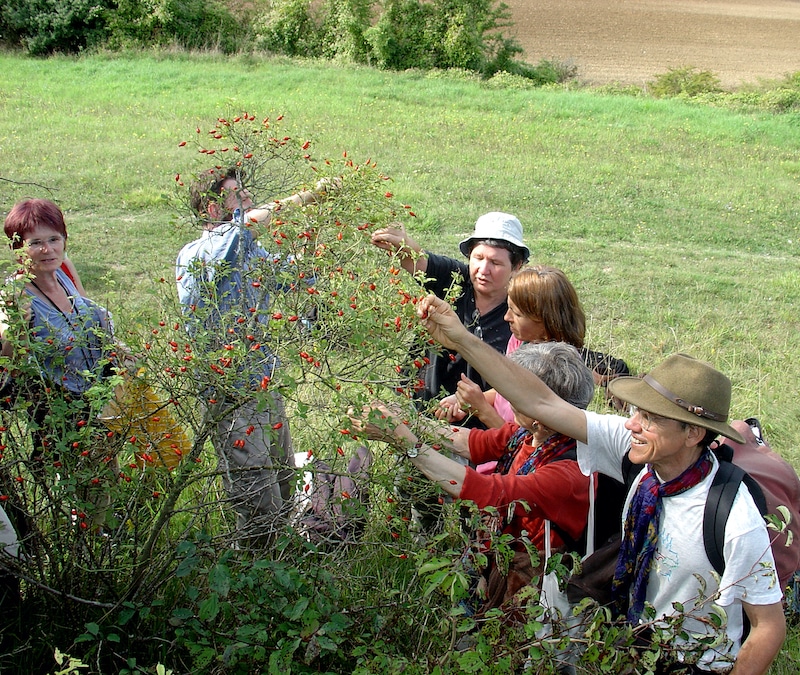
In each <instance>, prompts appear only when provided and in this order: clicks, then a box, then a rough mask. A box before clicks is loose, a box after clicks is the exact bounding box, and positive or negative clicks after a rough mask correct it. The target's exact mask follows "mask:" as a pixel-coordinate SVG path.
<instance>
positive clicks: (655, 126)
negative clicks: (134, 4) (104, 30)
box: [0, 54, 800, 673]
mask: <svg viewBox="0 0 800 675" xmlns="http://www.w3.org/2000/svg"><path fill="white" fill-rule="evenodd" d="M0 73H2V75H0V179H2V180H1V181H0V186H1V187H2V189H1V190H0V211H2V212H3V213H6V212H7V211H8V209H9V208H10V206H11V205H12V204H13V203H14V202H15V201H17V200H18V199H20V198H22V197H25V196H37V197H50V198H52V199H54V200H55V201H57V202H58V203H59V204H60V205H61V206H62V207H63V208H64V209H65V211H66V215H67V222H68V226H69V228H70V254H71V257H72V258H73V260H74V261H75V264H76V266H77V267H78V269H79V270H80V272H81V274H82V276H83V279H84V285H85V286H86V287H87V289H88V291H89V294H90V295H91V296H92V297H94V298H96V299H98V300H100V301H101V302H103V303H105V304H107V305H108V306H109V307H110V308H111V309H112V311H113V312H114V313H115V316H116V318H117V323H118V324H119V325H123V326H125V325H126V322H132V321H133V319H132V318H131V317H133V316H135V315H137V314H139V313H141V312H142V311H144V312H147V311H148V310H152V303H153V299H154V298H155V297H156V296H155V285H154V284H155V280H157V279H159V278H160V277H166V278H167V279H169V278H171V276H172V264H173V261H174V258H175V254H176V252H177V250H178V249H179V248H180V246H181V244H182V243H183V242H184V241H186V240H188V239H190V238H192V233H191V232H189V231H188V230H187V229H186V228H185V227H183V228H182V227H180V226H179V224H177V223H176V221H175V214H174V213H173V211H172V209H171V207H170V206H169V204H168V202H167V200H166V199H165V195H167V194H168V193H169V192H170V191H171V190H172V187H173V185H174V175H175V174H176V173H179V172H183V173H185V172H186V171H187V167H190V166H192V165H194V164H195V162H196V159H195V158H194V157H190V156H189V155H188V154H187V151H185V150H180V149H179V148H178V143H179V142H180V141H181V140H185V139H186V138H189V137H191V135H192V134H195V129H196V128H197V127H200V128H203V129H205V128H206V127H207V126H208V125H211V124H213V123H214V122H215V120H216V119H217V117H219V116H223V115H229V114H230V113H231V112H236V111H242V110H248V111H250V112H252V113H254V114H256V115H259V116H267V115H276V114H279V113H283V114H285V115H286V118H287V120H288V121H289V123H290V125H292V126H293V127H294V128H295V129H296V132H295V135H298V136H301V137H303V138H308V139H310V140H311V141H312V142H313V146H312V149H313V150H314V155H315V156H316V157H319V158H320V159H322V158H324V157H326V156H327V157H339V156H340V155H341V153H342V152H344V151H346V152H348V154H349V156H350V157H353V158H355V159H356V161H359V160H361V161H363V160H365V159H366V158H368V157H370V158H372V159H375V160H377V161H378V164H379V166H380V167H381V168H382V170H383V171H384V172H386V173H387V174H389V175H390V176H392V177H393V179H394V182H393V184H392V186H391V189H392V191H393V192H394V193H395V194H396V195H397V196H398V197H399V198H400V199H401V200H402V201H403V202H404V203H406V204H409V205H411V206H412V208H413V211H414V212H415V213H416V214H417V218H416V219H409V222H408V223H407V226H408V228H409V229H410V230H411V231H412V232H413V233H414V234H415V236H416V237H417V238H418V239H419V240H420V241H421V242H422V243H423V244H424V245H425V246H427V247H429V248H431V249H432V250H436V251H438V252H443V253H448V254H453V255H455V254H456V251H457V249H456V242H457V241H458V240H459V239H460V238H462V237H463V236H464V235H465V234H466V233H468V232H470V231H471V228H472V224H473V223H474V221H475V219H476V218H477V217H478V216H479V215H480V214H482V213H484V212H486V211H490V210H503V211H508V212H511V213H514V214H516V215H517V216H518V217H519V218H520V219H521V221H522V223H523V226H524V228H525V239H526V242H527V243H528V245H529V246H530V247H531V249H532V252H533V254H532V262H539V263H548V264H553V265H556V266H558V267H561V268H562V269H564V270H565V271H566V272H567V274H568V275H569V276H570V278H571V279H572V281H573V282H574V284H575V286H576V287H577V289H578V292H579V294H580V296H581V298H582V300H583V303H584V306H585V309H586V311H587V317H588V319H589V336H588V338H589V339H588V344H589V345H590V346H592V347H594V348H597V349H604V350H607V351H610V352H612V353H614V354H615V355H617V356H620V357H622V358H625V359H626V360H628V362H629V363H630V364H631V365H632V366H633V367H634V368H635V369H636V370H646V369H649V368H650V367H651V366H652V365H654V364H655V363H657V362H659V361H660V360H661V359H662V358H663V357H664V356H666V355H668V354H670V353H673V352H676V351H684V352H688V353H690V354H693V355H695V356H698V357H701V358H705V359H708V360H710V361H711V362H713V363H714V364H715V365H716V366H717V367H719V368H720V369H721V370H723V371H725V372H726V373H728V374H729V375H730V376H731V378H732V380H733V382H734V401H733V414H734V416H735V417H739V418H741V417H747V416H752V415H755V416H758V417H759V418H760V419H761V420H762V423H763V424H764V427H765V431H766V434H767V436H768V438H770V439H771V441H772V442H773V445H774V447H775V448H776V449H777V450H779V451H780V452H781V453H782V454H783V455H784V456H785V457H787V458H788V459H789V460H790V461H792V462H793V463H794V464H795V466H800V453H798V450H797V439H798V438H800V405H799V404H798V403H797V396H796V392H797V383H798V381H799V380H800V364H799V363H798V361H800V360H799V359H798V355H800V332H799V331H798V322H799V320H798V315H797V307H798V301H800V272H799V271H798V257H799V256H800V201H799V200H798V181H800V134H798V132H797V130H798V124H800V118H798V116H797V115H796V114H794V115H783V116H772V115H768V114H743V113H735V112H728V111H723V110H720V109H713V108H704V107H698V106H693V105H691V104H689V103H685V102H676V101H666V100H649V99H644V98H628V97H621V96H618V97H614V96H604V95H600V94H597V93H593V92H592V91H589V90H586V91H581V92H567V91H560V90H549V91H536V90H519V89H497V88H491V87H488V86H485V85H482V84H480V83H478V82H476V81H474V80H472V79H470V78H466V77H461V78H459V77H457V76H447V77H445V76H442V75H438V74H431V75H425V74H423V73H403V74H387V73H381V72H375V71H370V70H367V69H360V68H349V67H342V66H334V65H325V64H319V63H301V64H297V63H291V62H288V61H281V60H261V59H252V58H228V59H224V58H220V57H215V56H212V55H207V56H195V57H188V56H177V55H174V56H156V55H140V56H132V57H128V58H110V57H104V56H92V57H86V58H81V59H62V58H54V59H48V60H29V59H24V58H20V57H17V56H14V55H9V54H2V55H0ZM127 327H128V329H132V328H135V326H131V325H130V323H128V324H127ZM142 329H144V327H142ZM787 659H789V660H791V656H788V655H787ZM788 668H789V669H788V670H786V671H781V672H786V673H788V672H794V671H793V670H791V668H792V666H791V664H789V665H788Z"/></svg>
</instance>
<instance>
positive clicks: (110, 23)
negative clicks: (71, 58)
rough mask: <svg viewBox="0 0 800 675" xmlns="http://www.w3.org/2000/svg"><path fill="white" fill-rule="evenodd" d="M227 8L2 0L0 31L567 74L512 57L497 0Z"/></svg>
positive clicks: (35, 47) (78, 42)
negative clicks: (3, 1)
mask: <svg viewBox="0 0 800 675" xmlns="http://www.w3.org/2000/svg"><path fill="white" fill-rule="evenodd" d="M232 7H233V4H232V3H228V4H227V5H226V4H225V3H224V2H223V1H222V0H117V1H115V2H112V1H111V0H10V2H8V3H5V5H4V6H3V7H2V8H0V32H1V33H2V36H3V39H4V40H5V41H6V42H8V43H10V44H14V45H20V46H22V47H24V48H25V49H26V50H27V51H28V52H29V53H30V54H33V55H43V54H49V53H53V52H66V53H75V52H80V51H81V50H84V49H87V48H101V47H105V48H111V49H119V48H123V47H148V46H153V45H155V46H172V45H177V46H180V47H182V48H185V49H218V50H220V51H222V52H224V53H233V52H248V51H252V50H254V49H258V50H263V51H266V52H268V53H273V54H285V55H288V56H302V57H323V58H328V59H339V60H345V61H348V62H352V63H363V64H369V65H374V66H377V67H380V68H386V69H391V70H405V69H408V68H423V69H430V68H460V69H467V70H471V71H474V72H478V73H480V74H481V75H483V76H484V77H491V76H492V75H494V74H495V73H496V72H499V71H505V72H509V73H512V74H515V75H520V76H522V77H525V78H531V79H533V80H535V81H536V82H537V83H543V82H557V81H561V79H564V78H565V77H568V76H570V75H569V73H568V72H567V71H565V70H563V69H562V70H560V71H558V70H556V69H553V68H552V67H551V66H549V65H548V64H541V65H540V66H531V65H529V64H526V63H524V62H522V61H519V60H518V58H519V56H520V55H521V54H522V48H521V47H520V45H519V43H518V42H517V41H516V40H514V39H513V38H511V37H508V36H507V35H505V34H504V32H503V31H504V29H506V28H508V27H510V26H511V25H512V24H511V18H510V16H511V15H510V12H509V9H508V7H507V6H506V5H505V4H503V3H502V2H499V1H498V0H446V1H444V2H429V1H427V0H385V1H384V2H377V1H376V0H322V1H321V2H312V1H311V0H271V1H269V2H267V1H266V0H264V1H262V2H256V3H253V4H248V5H243V6H242V5H238V6H236V7H235V9H232ZM243 7H244V8H243Z"/></svg>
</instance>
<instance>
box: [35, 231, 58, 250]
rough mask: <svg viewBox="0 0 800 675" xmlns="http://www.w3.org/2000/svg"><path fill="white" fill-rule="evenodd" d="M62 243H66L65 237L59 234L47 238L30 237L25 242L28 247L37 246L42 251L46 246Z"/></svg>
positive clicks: (53, 246) (52, 246) (51, 246)
mask: <svg viewBox="0 0 800 675" xmlns="http://www.w3.org/2000/svg"><path fill="white" fill-rule="evenodd" d="M62 243H64V237H62V236H61V235H60V234H59V235H54V236H52V237H48V238H47V239H29V240H28V241H26V242H25V246H27V247H28V248H37V249H39V250H40V251H41V250H42V249H44V247H45V246H46V247H47V248H55V247H56V246H58V245H59V244H62Z"/></svg>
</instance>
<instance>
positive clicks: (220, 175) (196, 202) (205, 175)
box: [189, 166, 238, 216]
mask: <svg viewBox="0 0 800 675" xmlns="http://www.w3.org/2000/svg"><path fill="white" fill-rule="evenodd" d="M237 176H238V169H237V168H236V167H235V166H229V167H228V168H227V169H224V168H219V169H208V170H206V171H203V172H202V173H201V174H200V175H198V176H197V180H195V181H194V183H192V185H191V186H190V187H189V204H190V205H191V207H192V209H193V210H194V211H195V213H198V214H199V215H201V216H205V215H206V213H207V211H208V204H209V202H211V201H212V200H213V199H214V195H216V196H217V197H218V196H219V195H220V193H221V192H222V184H223V183H224V182H225V181H226V180H228V179H229V178H236V177H237Z"/></svg>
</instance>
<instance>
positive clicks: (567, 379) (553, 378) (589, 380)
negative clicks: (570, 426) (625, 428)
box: [509, 342, 594, 410]
mask: <svg viewBox="0 0 800 675" xmlns="http://www.w3.org/2000/svg"><path fill="white" fill-rule="evenodd" d="M509 358H510V359H511V360H512V361H513V362H514V363H517V364H519V365H520V366H522V367H523V368H525V370H530V371H531V372H532V373H533V374H534V375H536V376H537V377H538V378H539V379H540V380H542V382H544V383H545V384H546V385H547V386H548V387H549V388H550V389H552V390H553V392H555V394H556V395H557V396H559V397H560V398H563V399H564V400H565V401H566V402H567V403H571V404H572V405H574V406H575V407H576V408H581V409H583V410H585V409H586V408H587V406H588V405H589V402H590V401H591V400H592V397H593V396H594V378H593V377H592V371H591V370H589V368H588V367H587V366H586V364H585V363H584V362H583V359H582V358H581V355H580V354H579V353H578V350H577V349H575V347H573V346H572V345H569V344H567V343H566V342H538V343H528V344H524V345H522V346H521V347H519V349H517V350H516V351H515V352H514V353H512V354H511V355H510V356H509Z"/></svg>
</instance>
